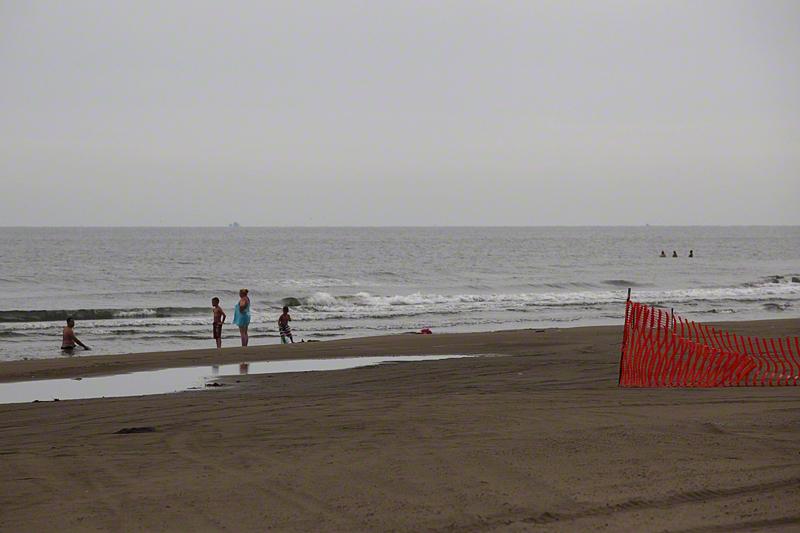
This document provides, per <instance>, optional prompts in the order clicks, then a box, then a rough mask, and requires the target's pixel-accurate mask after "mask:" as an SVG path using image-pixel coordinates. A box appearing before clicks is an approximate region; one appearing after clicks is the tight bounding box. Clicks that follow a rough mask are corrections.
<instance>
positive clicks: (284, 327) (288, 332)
mask: <svg viewBox="0 0 800 533" xmlns="http://www.w3.org/2000/svg"><path fill="white" fill-rule="evenodd" d="M291 321H292V317H291V316H289V308H288V307H286V306H284V308H283V314H282V315H281V317H280V318H279V319H278V330H279V331H280V332H281V344H286V337H289V340H290V341H292V344H294V339H293V338H292V328H291V327H290V326H289V322H291Z"/></svg>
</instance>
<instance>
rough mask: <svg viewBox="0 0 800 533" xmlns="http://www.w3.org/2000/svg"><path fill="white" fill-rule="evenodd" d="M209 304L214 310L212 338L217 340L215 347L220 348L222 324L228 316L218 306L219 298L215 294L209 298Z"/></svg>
mask: <svg viewBox="0 0 800 533" xmlns="http://www.w3.org/2000/svg"><path fill="white" fill-rule="evenodd" d="M211 306H212V309H213V311H214V325H213V326H212V331H213V334H214V340H215V341H217V348H222V324H224V323H225V319H226V318H227V317H228V316H227V315H226V314H225V311H223V310H222V308H221V307H220V306H219V298H217V297H216V296H215V297H213V298H211Z"/></svg>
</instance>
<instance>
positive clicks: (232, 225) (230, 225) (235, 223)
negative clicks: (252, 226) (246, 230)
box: [228, 222, 241, 228]
mask: <svg viewBox="0 0 800 533" xmlns="http://www.w3.org/2000/svg"><path fill="white" fill-rule="evenodd" d="M228 227H229V228H241V226H240V225H239V223H238V222H231V223H230V224H228Z"/></svg>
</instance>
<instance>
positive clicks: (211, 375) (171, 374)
mask: <svg viewBox="0 0 800 533" xmlns="http://www.w3.org/2000/svg"><path fill="white" fill-rule="evenodd" d="M462 357H474V356H471V355H396V356H384V357H346V358H337V359H291V360H284V361H255V362H250V363H241V364H229V365H213V366H191V367H180V368H164V369H161V370H148V371H145V372H130V373H127V374H112V375H108V376H93V377H86V378H80V377H78V378H66V379H42V380H33V381H15V382H11V383H0V404H7V403H24V402H33V401H36V400H39V401H43V402H45V401H52V400H56V399H58V400H85V399H89V398H118V397H123V396H146V395H150V394H165V393H171V392H181V391H185V390H191V389H208V388H212V387H207V385H209V384H210V383H213V382H215V381H216V380H217V378H220V377H225V376H237V375H247V374H280V373H285V372H315V371H325V370H344V369H347V368H358V367H363V366H374V365H380V364H384V363H394V362H404V361H433V360H441V359H455V358H462Z"/></svg>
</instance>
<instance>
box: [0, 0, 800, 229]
mask: <svg viewBox="0 0 800 533" xmlns="http://www.w3.org/2000/svg"><path fill="white" fill-rule="evenodd" d="M0 77H1V78H0V225H222V224H227V223H228V222H231V221H233V220H237V221H239V222H240V223H242V224H243V225H506V224H507V225H560V224H581V225H583V224H585V225H595V224H645V223H650V224H800V209H798V200H800V2H798V1H792V0H788V1H772V0H753V1H736V0H721V1H703V0H690V1H669V2H667V1H663V2H656V1H646V0H641V1H632V0H614V1H612V0H609V1H592V2H589V1H586V2H581V1H574V2H565V1H561V0H553V1H534V0H525V1H518V2H516V1H510V0H509V1H497V2H476V1H431V0H425V1H408V0H405V1H396V2H381V1H363V2H352V1H336V2H333V1H331V2H323V1H319V2H303V1H289V0H287V1H282V2H269V1H263V2H232V1H228V2H203V1H197V0H193V1H187V2H142V1H136V2H121V1H117V2H107V1H105V0H103V1H97V2H90V1H80V0H77V1H72V2H60V1H59V2H44V1H36V2H31V1H27V0H20V1H9V0H0Z"/></svg>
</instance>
